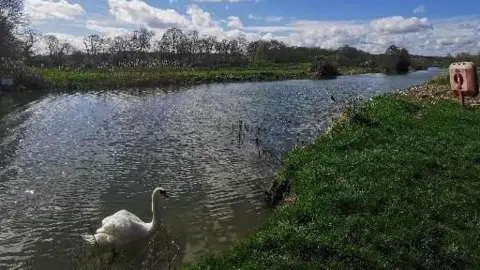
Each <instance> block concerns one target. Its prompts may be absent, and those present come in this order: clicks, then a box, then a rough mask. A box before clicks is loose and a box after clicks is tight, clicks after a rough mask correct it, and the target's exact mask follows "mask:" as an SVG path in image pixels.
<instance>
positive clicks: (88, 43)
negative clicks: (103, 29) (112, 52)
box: [83, 35, 104, 58]
mask: <svg viewBox="0 0 480 270" xmlns="http://www.w3.org/2000/svg"><path fill="white" fill-rule="evenodd" d="M83 44H84V45H85V51H86V52H87V55H88V56H90V57H91V58H95V57H96V56H97V55H98V54H99V53H100V52H101V50H102V46H103V44H104V40H103V38H102V37H100V36H99V35H89V36H87V37H85V38H84V39H83Z"/></svg>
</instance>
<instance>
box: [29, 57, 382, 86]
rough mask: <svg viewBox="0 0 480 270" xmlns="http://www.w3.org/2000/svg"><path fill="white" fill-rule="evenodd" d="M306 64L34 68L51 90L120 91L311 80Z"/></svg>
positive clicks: (347, 71)
mask: <svg viewBox="0 0 480 270" xmlns="http://www.w3.org/2000/svg"><path fill="white" fill-rule="evenodd" d="M309 68H310V64H309V63H306V64H298V65H265V66H247V67H239V68H215V69H206V68H204V69H183V70H171V69H134V68H125V69H121V68H117V69H114V70H113V71H110V70H107V69H103V70H101V69H91V70H85V71H73V70H64V71H59V70H56V69H38V72H39V73H40V75H42V76H43V77H44V78H45V79H46V80H47V81H48V82H49V83H50V84H51V85H53V87H54V88H61V89H82V88H87V89H88V88H120V87H156V86H165V85H192V84H200V83H211V82H235V81H272V80H286V79H306V78H311V76H312V73H311V72H309ZM339 71H340V72H341V74H361V73H370V72H377V70H374V69H366V68H343V69H342V68H341V69H340V70H339Z"/></svg>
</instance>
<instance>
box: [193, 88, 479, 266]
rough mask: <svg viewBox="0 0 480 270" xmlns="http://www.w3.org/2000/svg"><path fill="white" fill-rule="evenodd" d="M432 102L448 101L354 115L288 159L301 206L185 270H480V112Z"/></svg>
mask: <svg viewBox="0 0 480 270" xmlns="http://www.w3.org/2000/svg"><path fill="white" fill-rule="evenodd" d="M426 87H427V86H426ZM428 87H431V86H428ZM432 95H435V96H437V95H438V96H442V97H444V98H435V97H428V94H425V95H423V94H418V92H414V93H409V94H395V95H391V96H382V97H377V98H374V99H373V100H371V101H369V102H367V103H365V104H364V105H363V106H361V107H360V108H359V109H355V110H350V111H347V112H346V113H345V115H344V116H343V117H342V118H341V119H340V120H339V121H337V122H336V124H335V125H334V126H333V127H332V129H331V131H330V132H329V133H328V134H325V135H324V136H321V137H320V138H318V139H317V140H316V141H314V142H313V143H311V144H309V145H307V146H304V147H301V148H297V149H296V150H294V151H292V152H291V153H290V154H289V155H288V157H287V159H286V162H285V166H284V168H283V169H282V171H281V172H280V173H279V175H280V177H281V178H284V179H290V180H291V182H292V188H293V191H294V193H295V195H296V198H297V199H296V202H295V203H291V204H287V205H286V206H282V207H280V208H278V209H276V210H275V211H274V213H273V214H272V216H271V217H270V218H269V220H268V222H267V223H266V224H265V225H264V226H263V227H262V228H261V229H260V230H259V231H258V232H256V233H255V234H253V235H252V236H251V237H250V238H249V239H248V240H245V241H243V242H241V243H238V244H237V245H235V247H233V248H232V249H231V250H228V251H224V252H221V253H218V254H216V255H210V256H209V257H206V258H203V259H202V260H201V261H199V262H198V263H196V264H192V265H187V266H186V268H187V269H327V268H330V269H331V268H333V269H353V268H361V269H365V268H368V269H372V268H382V269H393V268H399V269H412V268H432V269H440V268H441V269H445V268H472V267H476V266H478V265H480V246H479V245H478V241H479V240H480V229H479V226H480V225H479V224H480V203H479V202H480V181H479V179H480V177H479V175H480V154H479V152H478V149H479V148H480V137H479V136H478V135H477V134H478V130H480V120H479V119H480V110H478V109H473V108H462V107H461V106H459V104H458V103H457V102H456V101H454V100H451V96H450V97H449V93H448V92H445V91H439V92H438V93H436V94H432ZM433 100H434V101H435V102H432V101H433Z"/></svg>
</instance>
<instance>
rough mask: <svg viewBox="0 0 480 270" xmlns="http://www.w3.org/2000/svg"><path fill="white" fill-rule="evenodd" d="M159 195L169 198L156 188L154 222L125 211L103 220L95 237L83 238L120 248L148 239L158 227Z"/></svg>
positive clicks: (153, 198)
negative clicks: (157, 206) (156, 200)
mask: <svg viewBox="0 0 480 270" xmlns="http://www.w3.org/2000/svg"><path fill="white" fill-rule="evenodd" d="M157 194H162V195H164V196H165V197H168V196H167V194H166V191H165V190H164V189H162V188H156V189H155V190H154V191H153V193H152V221H151V222H148V223H146V222H143V221H142V220H141V219H140V218H138V217H137V216H136V215H134V214H132V213H130V212H128V211H127V210H125V209H123V210H120V211H117V212H116V213H115V214H113V215H111V216H108V217H106V218H104V219H103V220H102V227H100V228H99V229H97V231H96V232H95V234H94V235H84V236H83V238H84V239H85V240H86V241H88V242H90V243H92V244H95V243H96V244H98V245H100V246H108V247H118V246H123V245H125V244H128V243H131V242H133V241H136V240H140V239H144V238H146V237H148V236H149V235H150V234H151V233H152V232H153V231H155V229H156V227H157V225H158V223H159V222H158V220H157V218H158V215H157V214H156V212H157V211H156V204H155V199H156V197H157Z"/></svg>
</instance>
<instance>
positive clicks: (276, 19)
mask: <svg viewBox="0 0 480 270" xmlns="http://www.w3.org/2000/svg"><path fill="white" fill-rule="evenodd" d="M248 18H249V19H250V20H264V21H266V22H279V21H281V20H283V17H281V16H266V17H262V16H256V15H253V14H249V15H248Z"/></svg>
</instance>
